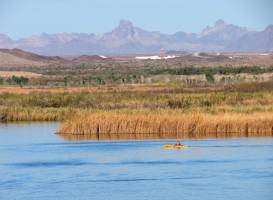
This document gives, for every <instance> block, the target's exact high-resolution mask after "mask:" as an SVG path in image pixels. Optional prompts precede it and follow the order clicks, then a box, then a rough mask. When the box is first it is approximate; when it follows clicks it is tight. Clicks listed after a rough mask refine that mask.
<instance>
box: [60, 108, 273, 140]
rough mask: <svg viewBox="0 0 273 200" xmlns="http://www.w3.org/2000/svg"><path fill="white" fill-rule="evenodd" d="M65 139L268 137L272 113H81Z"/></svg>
mask: <svg viewBox="0 0 273 200" xmlns="http://www.w3.org/2000/svg"><path fill="white" fill-rule="evenodd" d="M58 132H59V133H60V134H61V135H63V136H64V137H66V138H67V139H69V138H70V139H72V138H74V139H77V138H78V139H80V138H83V139H87V138H89V139H98V140H100V139H102V140H103V139H146V138H148V139H152V138H162V139H163V138H169V139H175V138H179V139H184V138H218V137H219V138H223V137H271V136H273V113H269V112H263V113H251V114H239V113H218V114H208V113H176V114H175V113H170V114H146V115H145V114H117V113H113V112H103V113H91V114H90V113H89V114H82V115H80V116H77V117H75V118H73V119H72V120H69V121H67V122H65V123H64V124H63V126H62V127H61V128H60V130H59V131H58Z"/></svg>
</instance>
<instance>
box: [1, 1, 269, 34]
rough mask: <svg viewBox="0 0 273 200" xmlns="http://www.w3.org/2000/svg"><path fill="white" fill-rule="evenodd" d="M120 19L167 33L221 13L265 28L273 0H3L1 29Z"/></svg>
mask: <svg viewBox="0 0 273 200" xmlns="http://www.w3.org/2000/svg"><path fill="white" fill-rule="evenodd" d="M120 19H128V20H131V21H132V22H133V23H134V24H135V25H136V26H139V27H142V28H144V29H147V30H159V31H161V32H165V33H173V32H176V31H179V30H181V31H186V32H200V31H201V30H202V29H203V28H204V27H205V26H206V25H212V24H213V23H214V22H215V21H216V20H217V19H223V20H225V21H226V22H228V23H233V24H237V25H242V26H247V27H250V28H252V29H256V30H262V29H264V28H265V27H266V26H267V25H268V24H273V1H272V0H164V1H163V0H162V1H159V0H0V33H5V34H8V35H9V36H11V37H12V38H14V39H16V38H20V37H25V36H30V35H33V34H40V33H42V32H46V33H56V32H86V33H102V32H105V31H110V30H112V28H113V27H115V26H116V25H117V24H118V23H119V20H120Z"/></svg>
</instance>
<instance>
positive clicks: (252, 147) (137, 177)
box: [0, 123, 273, 200]
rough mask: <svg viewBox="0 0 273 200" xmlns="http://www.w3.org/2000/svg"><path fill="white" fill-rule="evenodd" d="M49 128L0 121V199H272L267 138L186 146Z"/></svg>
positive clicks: (271, 143) (271, 148)
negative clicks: (171, 147) (173, 147)
mask: <svg viewBox="0 0 273 200" xmlns="http://www.w3.org/2000/svg"><path fill="white" fill-rule="evenodd" d="M57 127H58V124H54V123H32V124H6V125H0V199H1V200H2V199H3V200H13V199H27V200H36V199H39V200H46V199H68V200H70V199H71V200H73V199H83V200H85V199H86V200H89V199H96V200H105V199H111V200H112V199H113V200H123V199H124V200H128V199H130V200H137V199H149V200H158V199H172V200H181V199H185V200H192V199H193V200H212V199H228V200H229V199H240V200H245V199H247V200H257V199H263V200H271V199H272V195H273V188H272V185H273V154H272V152H273V138H240V139H206V140H184V141H183V142H184V143H185V144H187V145H189V146H190V148H188V149H184V150H164V149H162V148H161V147H162V145H164V144H166V143H169V142H171V141H165V140H164V141H162V140H156V141H137V142H136V141H118V140H120V139H123V140H124V139H138V140H141V139H147V137H150V138H148V139H152V138H153V137H154V136H152V137H151V135H150V134H149V135H147V136H145V135H141V136H139V137H137V138H136V136H135V135H129V136H128V135H126V137H124V135H115V136H113V135H112V136H111V139H113V140H115V141H107V142H106V141H95V140H96V138H82V137H80V136H76V138H75V137H74V136H75V135H74V136H73V138H70V137H67V138H65V139H66V140H64V138H62V137H60V136H59V135H56V134H54V132H55V131H56V129H57ZM66 136H68V135H66ZM168 137H169V136H168ZM82 139H84V140H87V139H92V140H93V141H81V140H82ZM100 139H106V140H110V139H109V136H107V135H106V136H103V135H101V138H100Z"/></svg>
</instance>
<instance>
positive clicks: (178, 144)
mask: <svg viewBox="0 0 273 200" xmlns="http://www.w3.org/2000/svg"><path fill="white" fill-rule="evenodd" d="M174 146H176V147H177V146H183V145H182V144H181V143H180V141H178V140H177V141H176V144H175V145H174Z"/></svg>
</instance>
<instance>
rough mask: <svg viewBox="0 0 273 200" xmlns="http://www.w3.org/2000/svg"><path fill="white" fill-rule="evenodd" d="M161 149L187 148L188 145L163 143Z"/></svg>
mask: <svg viewBox="0 0 273 200" xmlns="http://www.w3.org/2000/svg"><path fill="white" fill-rule="evenodd" d="M162 148H163V149H186V148H189V147H188V146H186V145H182V144H181V145H175V144H165V145H163V147H162Z"/></svg>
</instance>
